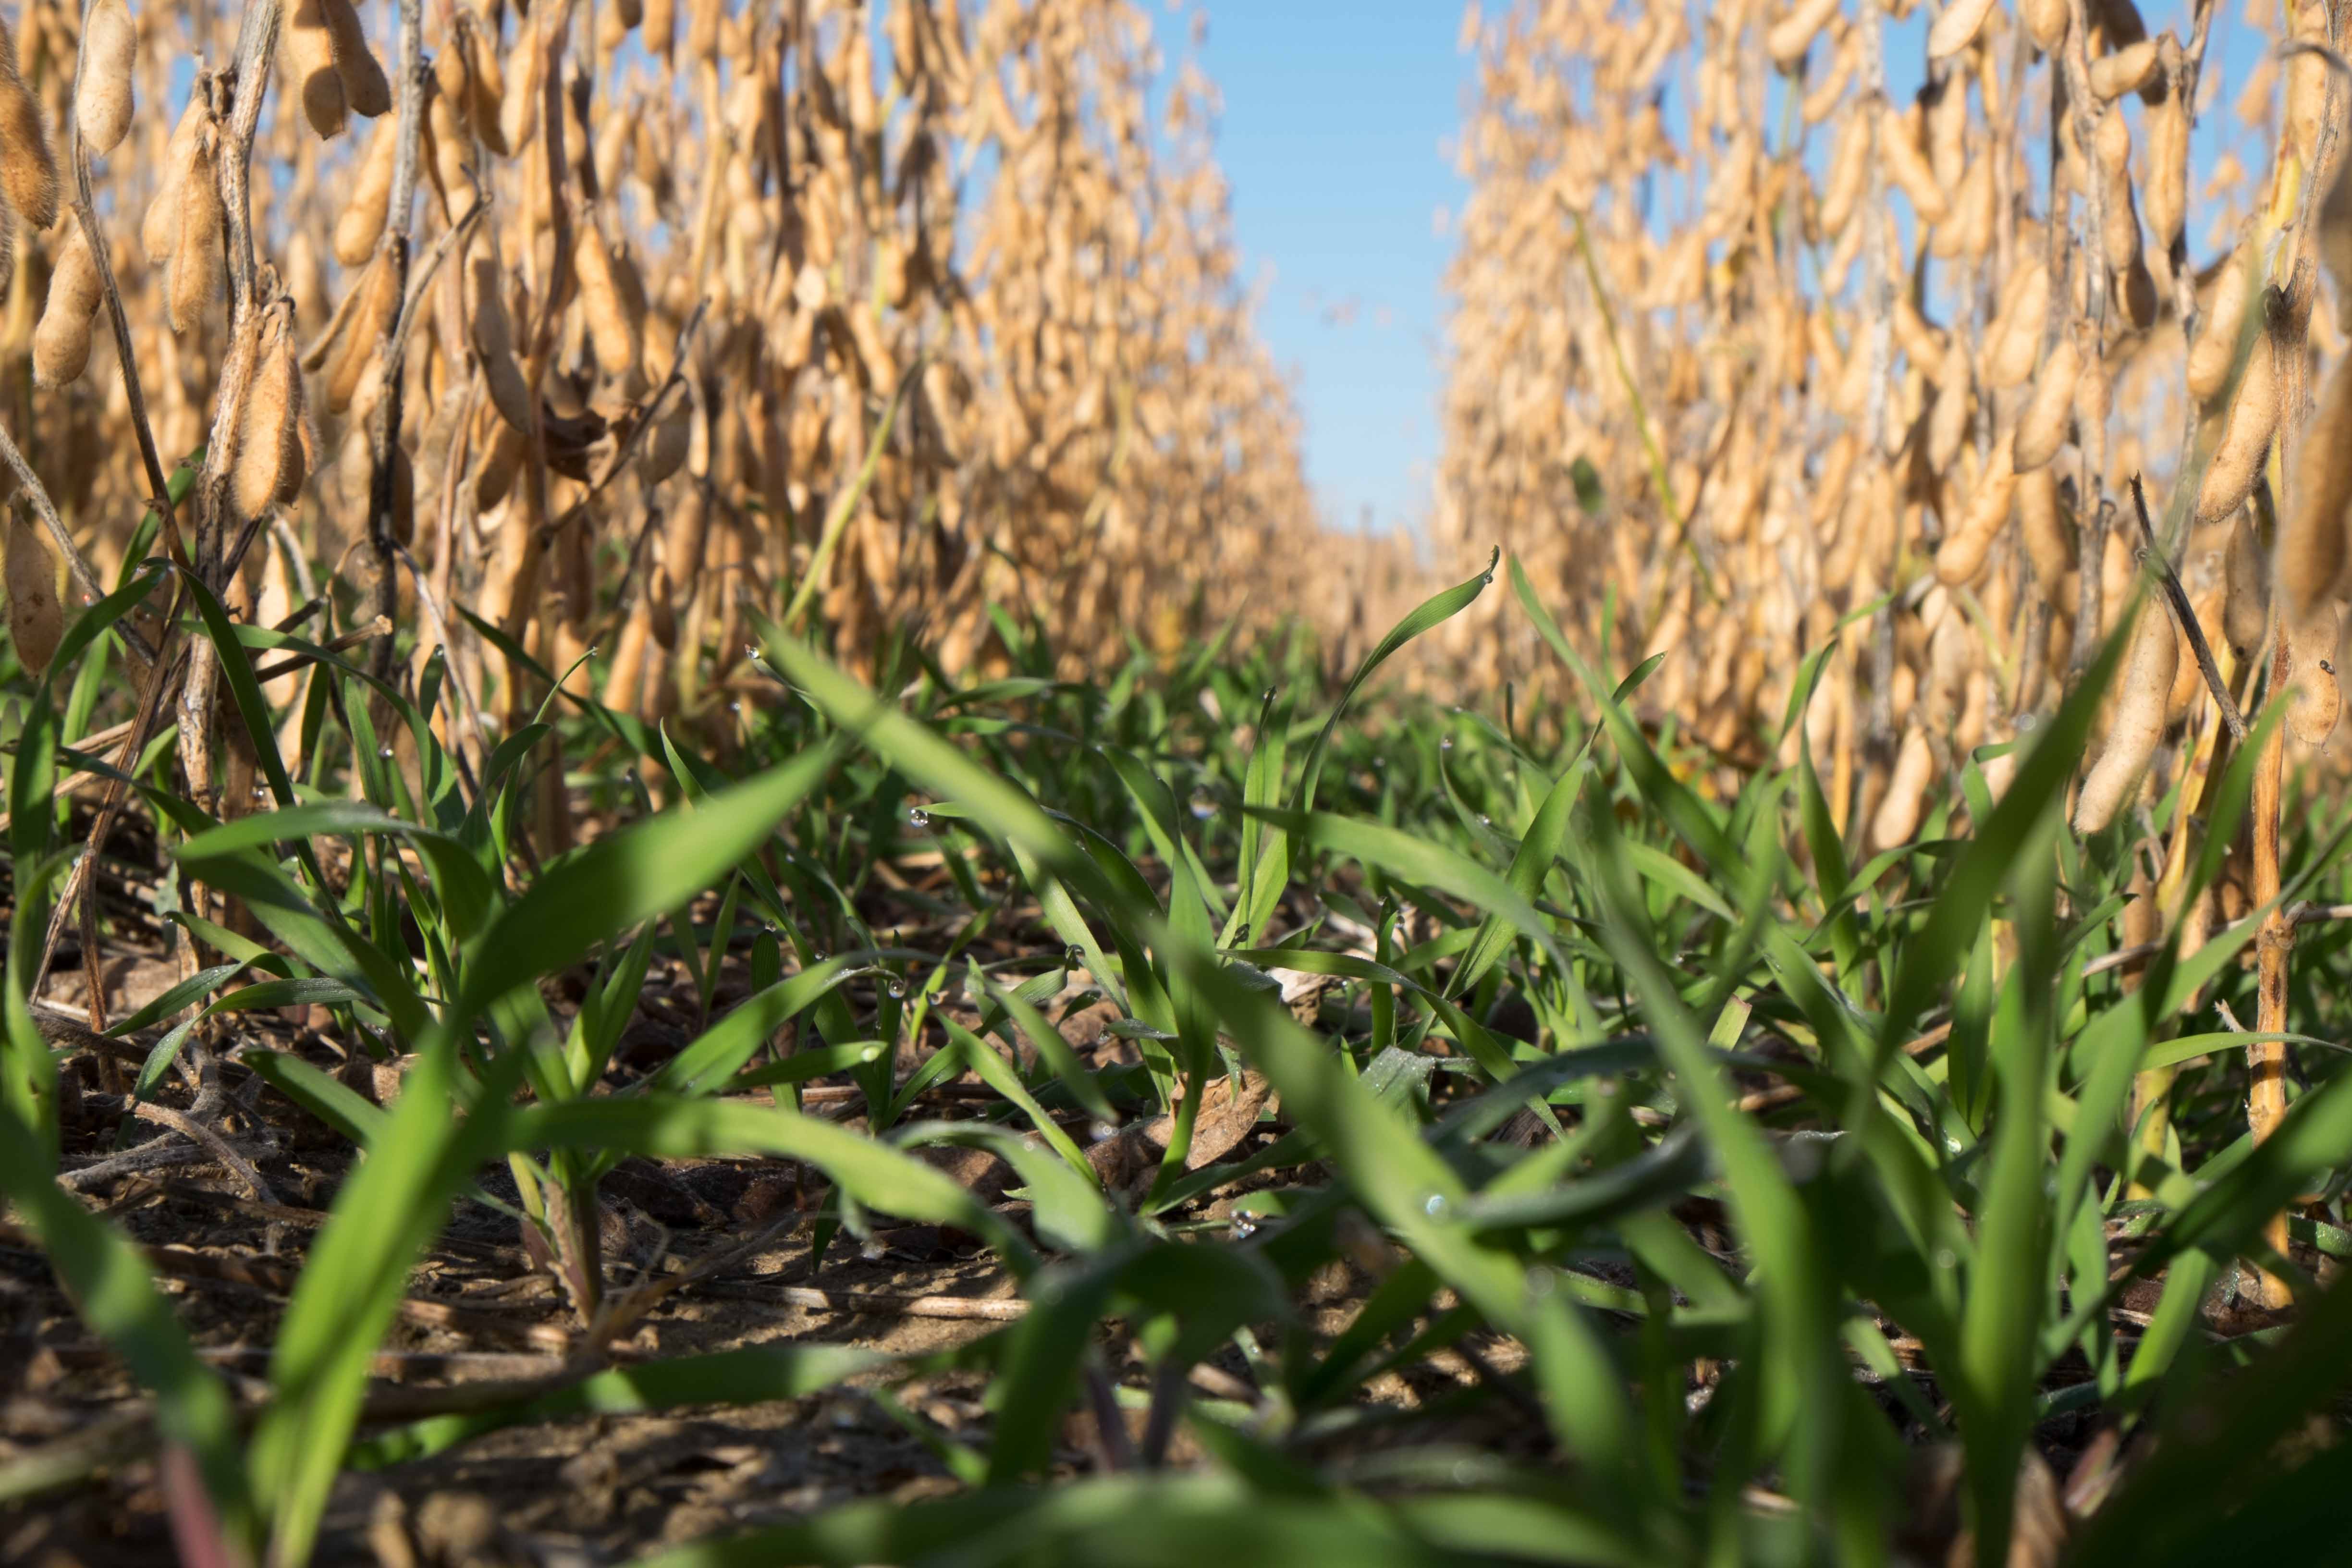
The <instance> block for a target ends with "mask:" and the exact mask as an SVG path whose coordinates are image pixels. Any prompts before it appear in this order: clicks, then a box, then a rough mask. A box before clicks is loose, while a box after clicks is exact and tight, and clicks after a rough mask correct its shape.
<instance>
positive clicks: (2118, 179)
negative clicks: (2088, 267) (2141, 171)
mask: <svg viewBox="0 0 2352 1568" xmlns="http://www.w3.org/2000/svg"><path fill="white" fill-rule="evenodd" d="M2098 138H2099V140H2098V152H2099V163H2100V166H2101V167H2102V168H2103V169H2104V170H2105V172H2106V176H2107V202H2106V212H2105V217H2106V227H2105V252H2106V258H2107V265H2108V266H2109V267H2112V268H2115V269H2116V271H2117V272H2124V271H2127V270H2129V269H2130V268H2131V266H2132V264H2133V263H2134V262H2136V261H2137V260H2138V259H2139V212H2138V209H2137V207H2136V206H2135V205H2133V202H2132V188H2131V127H2130V126H2129V125H2127V124H2126V123H2125V122H2124V117H2123V114H2122V112H2121V111H2120V110H2108V111H2107V112H2106V113H2105V114H2103V115H2101V116H2100V117H2099V130H2098Z"/></svg>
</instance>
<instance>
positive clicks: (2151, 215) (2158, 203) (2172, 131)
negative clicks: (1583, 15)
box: [2139, 33, 2341, 256]
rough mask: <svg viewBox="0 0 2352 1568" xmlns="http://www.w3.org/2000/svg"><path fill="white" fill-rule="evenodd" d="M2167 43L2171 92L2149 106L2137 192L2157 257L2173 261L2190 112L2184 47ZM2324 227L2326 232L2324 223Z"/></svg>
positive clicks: (2184, 204) (2182, 207) (2184, 189)
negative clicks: (2183, 80) (2184, 94)
mask: <svg viewBox="0 0 2352 1568" xmlns="http://www.w3.org/2000/svg"><path fill="white" fill-rule="evenodd" d="M2164 41H2165V43H2166V45H2167V46H2168V47H2167V48H2166V51H2165V54H2166V61H2165V68H2164V72H2163V76H2162V80H2163V81H2164V82H2165V83H2166V84H2167V90H2166V91H2165V92H2164V94H2163V95H2162V96H2161V97H2159V98H2158V99H2157V100H2156V101H2154V102H2153V103H2150V104H2149V105H2148V106H2147V121H2146V123H2147V159H2146V168H2145V171H2144V172H2143V174H2141V177H2140V182H2139V187H2140V190H2141V192H2142V194H2143V195H2144V196H2145V198H2146V199H2145V201H2144V202H2143V204H2142V207H2143V210H2142V212H2141V215H2140V216H2143V217H2145V218H2147V230H2148V233H2149V234H2151V235H2153V236H2154V237H2156V248H2157V251H2158V254H2159V255H2164V256H2169V255H2170V254H2171V253H2172V247H2173V244H2174V242H2175V241H2177V240H2178V239H2179V237H2180V234H2181V228H2182V226H2183V225H2184V224H2185V223H2186V222H2187V221H2188V216H2189V110H2188V106H2187V105H2185V104H2183V103H2182V102H2181V101H2180V96H2181V95H2180V70H2179V54H2180V47H2179V45H2178V44H2175V43H2173V41H2172V35H2171V34H2169V33H2167V34H2166V35H2165V36H2164ZM2338 185H2339V187H2340V185H2341V182H2340V181H2339V182H2338ZM2322 227H2323V232H2324V230H2325V224H2324V222H2323V226H2322ZM2323 244H2324V242H2323Z"/></svg>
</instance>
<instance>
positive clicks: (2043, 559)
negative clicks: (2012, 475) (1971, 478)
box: [2017, 463, 2079, 609]
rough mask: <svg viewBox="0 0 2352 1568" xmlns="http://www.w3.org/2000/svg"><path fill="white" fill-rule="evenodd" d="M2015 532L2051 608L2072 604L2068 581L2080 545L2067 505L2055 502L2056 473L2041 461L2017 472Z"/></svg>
mask: <svg viewBox="0 0 2352 1568" xmlns="http://www.w3.org/2000/svg"><path fill="white" fill-rule="evenodd" d="M2017 533H2018V538H2019V540H2020V541H2021V542H2022V543H2023V544H2024V546H2025V553H2026V557H2027V559H2029V560H2031V561H2032V563H2033V581H2034V584H2035V585H2036V586H2038V587H2039V588H2040V589H2041V590H2042V597H2043V598H2045V599H2047V600H2048V601H2049V602H2050V605H2051V607H2052V608H2053V609H2065V608H2068V607H2070V606H2071V605H2073V604H2074V594H2073V592H2072V590H2071V589H2070V588H2069V587H2068V585H2067V584H2068V581H2069V579H2070V578H2072V577H2073V575H2074V558H2075V554H2076V552H2077V551H2078V549H2079V544H2078V542H2077V541H2076V539H2075V537H2074V528H2073V527H2072V525H2071V520H2069V519H2068V517H2067V516H2066V509H2065V508H2063V507H2062V506H2060V505H2059V504H2058V476H2057V474H2056V473H2055V472H2054V471H2053V469H2052V468H2051V467H2050V465H2049V464H2047V463H2044V464H2043V465H2042V467H2040V468H2031V469H2028V470H2027V471H2026V472H2024V473H2021V474H2020V475H2018V476H2017Z"/></svg>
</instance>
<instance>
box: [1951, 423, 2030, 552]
mask: <svg viewBox="0 0 2352 1568" xmlns="http://www.w3.org/2000/svg"><path fill="white" fill-rule="evenodd" d="M2010 447H2011V440H2010V438H2009V437H2000V438H1997V439H1996V440H1995V441H1994V442H1993V446H1992V453H1991V456H1990V457H1989V458H1987V459H1986V462H1985V467H1984V472H1983V473H1981V474H1979V475H1978V476H1977V482H1976V486H1975V488H1974V489H1971V490H1969V500H1968V504H1967V506H1966V507H1965V508H1964V509H1963V510H1961V512H1960V521H1959V524H1958V527H1956V528H1954V529H1953V530H1952V531H1951V532H1950V533H1949V534H1948V535H1947V536H1946V538H1945V540H1944V542H1943V544H1942V545H1941V546H1939V547H1938V548H1937V551H1936V577H1937V581H1939V582H1942V583H1947V584H1951V585H1952V586H1954V587H1958V585H1959V584H1963V583H1967V582H1969V581H1971V580H1972V579H1974V578H1975V576H1976V574H1978V573H1979V572H1981V571H1982V570H1984V563H1985V556H1986V554H1987V553H1988V552H1990V551H1991V549H1992V542H1993V541H1994V540H1996V539H1998V538H2000V531H2001V527H2002V525H2003V524H2005V523H2007V522H2008V521H2009V509H2010V502H2011V500H2013V499H2014V497H2015V496H2016V493H2017V470H2016V469H2015V468H2014V467H2012V466H2011V455H2010Z"/></svg>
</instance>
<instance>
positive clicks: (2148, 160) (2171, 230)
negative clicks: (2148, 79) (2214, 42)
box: [2139, 33, 2189, 256]
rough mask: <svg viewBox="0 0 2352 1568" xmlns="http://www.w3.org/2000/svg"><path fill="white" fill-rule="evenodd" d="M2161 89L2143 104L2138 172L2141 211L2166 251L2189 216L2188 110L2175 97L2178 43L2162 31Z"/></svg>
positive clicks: (2159, 247) (2160, 247) (2177, 93)
mask: <svg viewBox="0 0 2352 1568" xmlns="http://www.w3.org/2000/svg"><path fill="white" fill-rule="evenodd" d="M2164 42H2165V44H2166V46H2167V47H2166V49H2165V57H2166V58H2165V64H2164V68H2163V70H2162V72H2161V74H2160V75H2159V77H2158V80H2159V81H2160V82H2161V83H2163V85H2164V87H2165V91H2164V92H2163V93H2162V94H2161V95H2160V96H2158V98H2157V99H2156V100H2155V101H2154V102H2152V103H2150V104H2149V105H2148V106H2147V114H2146V116H2145V123H2146V125H2147V147H2146V156H2145V157H2144V158H2143V160H2142V163H2143V167H2142V170H2141V173H2140V180H2139V189H2140V194H2141V198H2142V200H2141V204H2140V216H2142V217H2145V218H2146V219H2147V230H2148V233H2149V234H2151V235H2153V236H2154V237H2156V248H2157V252H2158V254H2159V255H2166V256H2168V255H2170V254H2171V251H2172V247H2173V243H2174V242H2175V241H2176V240H2178V239H2179V237H2180V236H2181V230H2182V227H2183V226H2184V225H2185V224H2186V223H2187V221H2188V217H2189V110H2188V106H2187V105H2185V104H2184V103H2182V102H2181V101H2180V96H2181V95H2180V62H2179V53H2180V47H2179V45H2178V44H2175V43H2173V41H2172V35H2171V34H2170V33H2167V34H2165V36H2164Z"/></svg>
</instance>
